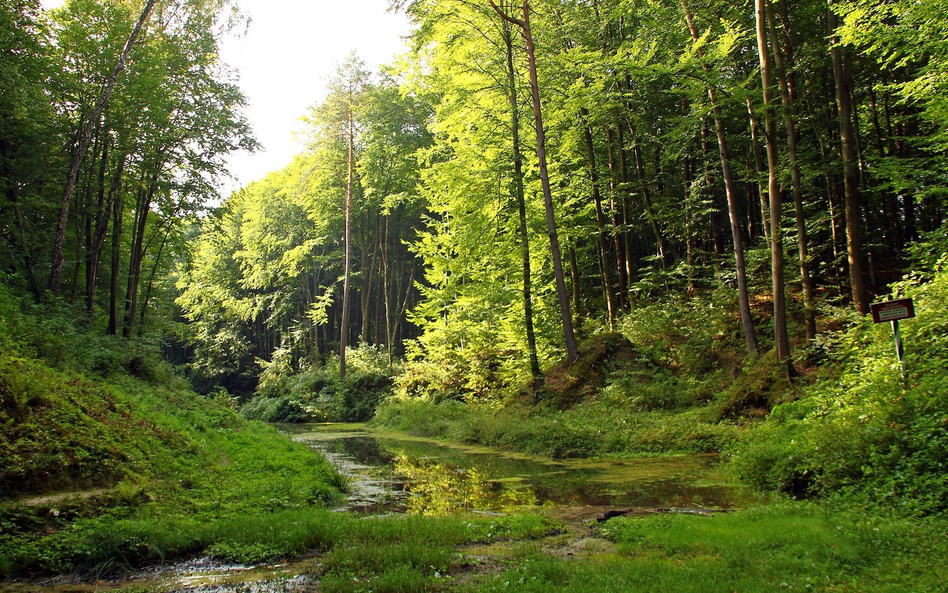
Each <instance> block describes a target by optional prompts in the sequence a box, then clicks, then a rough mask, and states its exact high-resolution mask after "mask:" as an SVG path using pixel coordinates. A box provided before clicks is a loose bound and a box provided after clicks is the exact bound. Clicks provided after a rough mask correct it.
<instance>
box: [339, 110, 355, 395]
mask: <svg viewBox="0 0 948 593" xmlns="http://www.w3.org/2000/svg"><path fill="white" fill-rule="evenodd" d="M348 136H349V137H348V138H347V141H348V153H349V156H348V174H347V176H346V202H345V204H344V205H343V210H344V212H345V230H344V234H343V244H344V246H345V258H346V264H345V266H346V271H345V276H344V277H343V281H342V321H341V323H340V328H339V378H340V379H345V378H346V348H347V347H348V346H349V276H350V275H351V272H352V252H351V249H352V192H353V186H354V185H355V114H354V113H353V112H352V102H351V97H350V103H349V134H348Z"/></svg>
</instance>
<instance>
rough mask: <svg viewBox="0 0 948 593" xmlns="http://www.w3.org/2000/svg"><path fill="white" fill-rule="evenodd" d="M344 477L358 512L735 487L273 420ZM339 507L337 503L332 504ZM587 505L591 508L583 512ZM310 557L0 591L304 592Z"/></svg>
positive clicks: (642, 500)
mask: <svg viewBox="0 0 948 593" xmlns="http://www.w3.org/2000/svg"><path fill="white" fill-rule="evenodd" d="M278 428H279V429H280V430H281V431H282V432H283V433H284V434H286V435H287V436H288V437H289V438H292V439H293V440H295V441H298V442H301V443H305V444H307V445H309V446H310V447H312V448H313V449H315V450H317V451H319V452H320V453H322V454H323V455H324V456H325V457H327V458H328V459H329V460H330V462H332V463H333V465H335V466H336V468H337V469H338V470H339V471H340V472H341V473H343V474H344V475H346V476H347V477H348V479H349V487H348V491H349V492H348V494H347V496H348V499H347V501H346V504H345V505H344V508H346V509H348V510H349V511H352V512H359V513H365V514H372V515H376V514H385V513H398V512H402V513H415V514H430V515H445V514H452V513H457V512H458V511H464V512H475V513H506V512H511V511H517V510H525V509H536V508H547V509H552V510H554V511H563V510H564V509H566V510H569V509H576V510H581V511H583V512H585V513H586V514H587V516H591V517H595V516H596V513H597V512H602V511H604V510H606V509H610V508H622V509H625V508H629V507H635V508H646V509H654V508H676V507H677V508H687V509H700V508H728V507H731V506H735V505H739V504H740V503H741V502H742V498H741V496H740V494H739V493H738V491H737V490H736V489H735V488H733V487H731V486H729V485H728V484H726V483H725V481H724V476H723V475H722V473H721V471H720V468H719V464H718V460H717V457H716V456H713V455H691V456H672V457H651V458H638V459H584V460H564V461H554V460H550V459H544V458H539V457H532V456H528V455H519V454H514V453H506V452H501V451H497V450H495V449H490V448H485V447H469V446H459V445H449V444H445V443H441V442H436V441H433V440H430V439H422V438H415V437H410V436H407V435H404V434H401V433H394V432H387V431H377V430H373V429H370V428H368V427H366V426H365V425H361V424H305V425H280V426H279V427H278ZM340 510H341V509H340ZM589 513H591V515H589ZM312 566H313V560H312V559H303V560H301V561H298V562H296V563H291V564H279V565H271V566H233V565H221V564H219V563H215V562H214V561H212V560H210V559H197V560H193V561H189V562H184V563H179V564H176V565H171V566H164V567H160V568H159V569H157V570H154V571H150V572H144V573H140V574H138V575H133V577H132V578H131V579H129V580H125V581H122V582H99V583H95V584H91V583H90V584H78V585H77V584H63V583H49V584H45V585H40V584H37V583H30V584H27V583H3V582H0V593H26V592H30V593H37V592H45V593H78V592H83V593H85V592H91V591H107V590H113V591H114V590H123V589H129V588H130V587H131V588H133V589H134V590H135V591H141V590H143V589H144V590H148V591H168V592H176V593H184V592H190V593H195V592H199V593H238V592H240V593H280V592H288V591H308V590H311V588H312V581H311V580H310V579H309V577H308V575H307V574H306V572H307V571H308V570H310V569H311V568H312Z"/></svg>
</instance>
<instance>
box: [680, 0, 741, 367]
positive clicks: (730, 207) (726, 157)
mask: <svg viewBox="0 0 948 593" xmlns="http://www.w3.org/2000/svg"><path fill="white" fill-rule="evenodd" d="M681 7H682V8H683V9H684V11H685V20H686V21H687V22H688V29H689V30H690V31H691V35H692V37H693V38H694V40H695V41H696V42H697V41H698V40H699V39H700V36H699V35H698V29H697V28H696V27H695V24H694V19H693V18H692V17H691V12H690V11H689V10H688V4H687V3H686V2H685V0H682V2H681ZM702 54H703V52H702V51H701V50H700V49H699V50H698V55H699V57H700V56H701V55H702ZM705 67H706V68H708V69H710V66H707V65H706V66H705ZM708 99H709V100H710V101H711V111H712V114H713V115H714V128H715V131H716V132H717V137H718V150H719V152H720V154H721V174H722V176H723V177H724V190H725V193H726V194H727V211H728V217H729V218H730V222H731V242H732V244H733V246H734V264H735V268H736V269H737V293H738V301H739V304H740V310H741V326H742V327H743V329H744V341H745V343H746V345H747V352H748V354H756V353H757V347H758V346H757V331H756V330H755V329H754V320H753V318H752V317H751V310H750V298H749V296H748V291H747V273H746V267H745V265H744V241H743V238H742V236H741V223H740V218H739V217H738V209H737V190H736V189H735V188H734V179H733V175H732V174H731V156H730V154H729V152H728V145H727V137H726V135H725V133H724V121H723V119H722V117H721V109H720V107H719V106H718V102H717V96H716V93H715V91H714V87H713V86H711V85H708Z"/></svg>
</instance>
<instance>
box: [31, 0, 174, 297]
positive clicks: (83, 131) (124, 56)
mask: <svg viewBox="0 0 948 593" xmlns="http://www.w3.org/2000/svg"><path fill="white" fill-rule="evenodd" d="M157 2H158V0H148V2H147V3H146V4H145V7H144V8H143V9H142V14H141V16H140V17H139V18H138V22H136V23H135V27H134V28H133V29H132V32H131V33H130V34H129V36H128V40H127V41H126V42H125V47H123V48H122V53H121V54H119V57H118V61H117V62H116V63H115V68H113V69H112V73H111V74H110V75H109V77H108V78H107V79H106V81H105V87H104V88H103V89H102V94H101V95H99V98H98V100H96V103H95V106H94V107H93V108H92V113H91V114H90V115H89V119H87V120H85V121H84V122H83V123H82V124H81V128H80V130H79V142H78V144H77V146H76V150H75V152H74V153H73V155H72V159H71V160H70V162H69V171H68V173H67V174H66V183H65V184H64V185H63V197H62V200H61V201H60V204H59V219H58V222H57V224H56V235H55V236H54V238H53V260H52V266H51V268H50V273H49V290H50V292H52V293H53V295H58V294H59V279H60V276H61V275H62V267H63V245H64V243H65V240H66V222H67V220H68V218H69V203H70V202H71V200H72V192H73V190H74V189H75V186H76V177H77V176H78V175H79V165H80V164H81V163H82V159H83V157H84V156H85V154H86V151H87V150H89V143H90V142H91V141H92V132H93V131H94V130H95V128H96V126H98V125H99V121H100V120H101V119H102V114H103V112H105V108H106V107H107V106H108V103H109V98H110V97H111V96H112V91H113V90H114V89H115V83H116V82H117V81H118V77H119V74H121V73H122V71H123V70H124V69H125V63H126V62H127V61H128V57H129V55H130V54H131V53H132V47H134V45H135V40H136V39H137V38H138V35H139V34H140V33H141V30H142V27H144V25H145V21H147V20H148V16H149V15H150V14H151V11H152V9H153V8H154V7H155V4H157Z"/></svg>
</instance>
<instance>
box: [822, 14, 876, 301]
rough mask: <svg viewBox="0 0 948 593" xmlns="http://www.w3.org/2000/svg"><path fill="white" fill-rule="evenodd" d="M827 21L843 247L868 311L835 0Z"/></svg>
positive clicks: (853, 285)
mask: <svg viewBox="0 0 948 593" xmlns="http://www.w3.org/2000/svg"><path fill="white" fill-rule="evenodd" d="M827 2H828V6H829V10H828V13H827V23H828V25H829V28H830V35H831V36H832V37H831V43H832V45H831V46H830V57H831V59H832V62H833V79H834V81H835V83H836V84H835V88H836V108H837V113H838V116H839V142H840V152H841V155H842V158H843V184H844V187H845V190H846V208H845V215H846V251H847V256H848V259H849V286H850V290H851V291H852V298H853V305H854V306H855V308H856V310H857V311H859V312H860V313H862V314H864V315H865V314H868V313H869V299H868V296H867V294H866V280H865V276H864V273H863V265H862V264H863V258H862V210H861V208H862V206H861V204H860V195H859V157H858V155H857V153H856V132H855V129H854V125H853V115H854V114H853V105H852V85H853V80H852V71H851V63H850V61H849V59H848V55H847V53H846V52H845V50H844V49H843V48H842V47H840V45H839V37H838V35H837V34H836V29H837V27H838V25H839V19H838V17H837V16H836V11H835V6H836V4H837V2H836V0H827Z"/></svg>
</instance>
